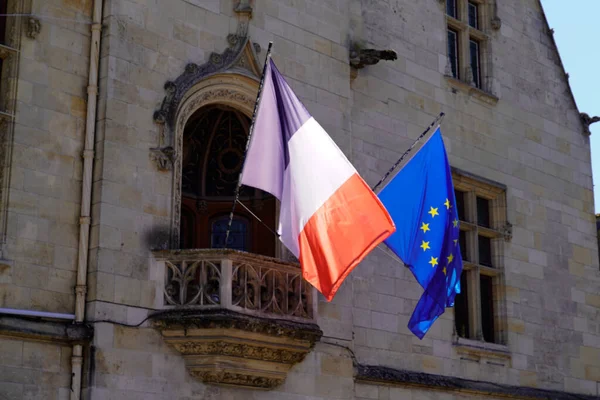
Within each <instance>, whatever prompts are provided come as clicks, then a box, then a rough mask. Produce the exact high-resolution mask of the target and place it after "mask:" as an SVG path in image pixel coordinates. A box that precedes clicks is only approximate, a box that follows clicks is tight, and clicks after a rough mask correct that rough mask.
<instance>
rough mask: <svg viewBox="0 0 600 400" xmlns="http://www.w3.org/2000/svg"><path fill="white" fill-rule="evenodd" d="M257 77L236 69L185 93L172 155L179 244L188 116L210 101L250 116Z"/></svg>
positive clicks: (174, 236)
mask: <svg viewBox="0 0 600 400" xmlns="http://www.w3.org/2000/svg"><path fill="white" fill-rule="evenodd" d="M258 84H259V82H258V80H256V79H253V78H250V77H247V76H244V75H239V74H237V73H223V74H216V75H213V76H211V77H209V78H207V79H205V80H203V81H201V82H199V83H198V84H197V85H196V86H194V87H193V88H192V89H190V91H189V93H188V94H187V95H186V96H185V98H184V99H183V101H182V102H181V105H180V107H179V110H178V112H177V117H176V121H175V129H174V139H175V140H174V154H175V157H174V158H173V195H174V196H173V209H172V220H171V244H172V246H177V245H178V244H179V224H180V220H181V196H182V187H181V185H182V169H183V165H182V162H183V157H181V156H180V155H181V154H182V153H183V132H184V129H185V126H186V124H187V121H188V120H189V118H190V117H191V116H192V115H193V114H194V113H195V112H196V111H198V110H199V109H201V108H203V107H206V106H210V105H213V104H221V105H227V106H230V107H232V108H235V109H236V110H238V111H240V112H242V113H243V114H244V115H246V116H247V117H248V118H252V112H253V110H254V103H255V100H256V94H257V91H258Z"/></svg>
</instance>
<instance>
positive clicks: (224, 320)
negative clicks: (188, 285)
mask: <svg viewBox="0 0 600 400" xmlns="http://www.w3.org/2000/svg"><path fill="white" fill-rule="evenodd" d="M150 319H151V320H152V321H153V323H154V326H155V327H156V328H157V329H159V330H161V331H164V330H175V329H184V330H188V329H217V328H223V329H236V330H242V331H246V332H253V333H259V334H263V335H269V336H278V337H279V336H285V337H288V338H290V339H295V340H302V341H307V342H311V343H312V344H314V343H315V342H316V341H318V340H319V339H320V338H321V336H322V335H323V332H322V331H321V329H320V328H319V326H318V325H316V324H312V323H303V322H295V321H288V320H284V319H271V318H261V317H256V316H251V315H245V314H241V313H237V312H235V311H230V310H224V309H203V310H198V309H173V310H166V311H161V312H158V313H155V314H153V315H152V316H151V317H150Z"/></svg>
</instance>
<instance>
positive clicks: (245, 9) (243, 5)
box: [233, 0, 252, 18]
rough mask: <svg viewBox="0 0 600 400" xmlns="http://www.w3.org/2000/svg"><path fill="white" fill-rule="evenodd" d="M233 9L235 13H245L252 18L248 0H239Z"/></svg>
mask: <svg viewBox="0 0 600 400" xmlns="http://www.w3.org/2000/svg"><path fill="white" fill-rule="evenodd" d="M233 11H235V13H236V14H242V15H247V16H248V18H252V6H251V5H250V0H240V2H239V3H238V5H237V6H236V7H235V8H234V10H233Z"/></svg>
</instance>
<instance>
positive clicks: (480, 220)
mask: <svg viewBox="0 0 600 400" xmlns="http://www.w3.org/2000/svg"><path fill="white" fill-rule="evenodd" d="M477 225H479V226H483V227H485V228H489V227H490V201H489V200H487V199H484V198H481V197H478V198H477Z"/></svg>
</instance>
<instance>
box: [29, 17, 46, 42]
mask: <svg viewBox="0 0 600 400" xmlns="http://www.w3.org/2000/svg"><path fill="white" fill-rule="evenodd" d="M41 30H42V23H41V22H40V20H39V19H37V18H34V17H29V19H28V20H27V31H26V33H25V34H26V35H27V37H28V38H30V39H35V38H36V37H37V35H39V33H40V32H41Z"/></svg>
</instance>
